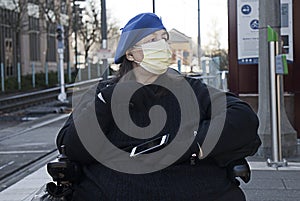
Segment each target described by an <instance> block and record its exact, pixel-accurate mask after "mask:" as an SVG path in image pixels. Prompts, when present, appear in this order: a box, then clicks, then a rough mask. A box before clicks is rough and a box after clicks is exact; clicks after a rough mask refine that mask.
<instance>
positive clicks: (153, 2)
mask: <svg viewBox="0 0 300 201" xmlns="http://www.w3.org/2000/svg"><path fill="white" fill-rule="evenodd" d="M152 9H153V13H155V0H152Z"/></svg>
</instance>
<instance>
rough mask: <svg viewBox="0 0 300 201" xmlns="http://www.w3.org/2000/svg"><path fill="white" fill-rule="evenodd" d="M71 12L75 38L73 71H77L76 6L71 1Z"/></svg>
mask: <svg viewBox="0 0 300 201" xmlns="http://www.w3.org/2000/svg"><path fill="white" fill-rule="evenodd" d="M73 11H74V22H73V29H74V36H75V70H76V71H77V63H78V62H77V55H78V50H77V9H76V4H75V0H73Z"/></svg>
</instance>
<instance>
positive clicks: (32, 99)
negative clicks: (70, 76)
mask: <svg viewBox="0 0 300 201" xmlns="http://www.w3.org/2000/svg"><path fill="white" fill-rule="evenodd" d="M100 79H101V78H97V79H93V80H87V81H82V82H76V83H73V84H67V85H66V86H65V87H66V93H67V94H68V96H70V95H72V92H73V90H74V88H75V89H76V90H77V91H78V90H85V89H86V88H89V87H90V86H91V85H93V84H96V83H97V82H99V80H100ZM59 92H60V87H54V88H49V89H44V90H39V91H35V92H30V93H24V94H18V95H14V96H9V97H4V98H0V112H1V113H9V112H13V111H17V110H20V109H24V108H27V107H30V106H34V105H38V104H42V103H46V102H50V101H54V100H57V96H58V94H59Z"/></svg>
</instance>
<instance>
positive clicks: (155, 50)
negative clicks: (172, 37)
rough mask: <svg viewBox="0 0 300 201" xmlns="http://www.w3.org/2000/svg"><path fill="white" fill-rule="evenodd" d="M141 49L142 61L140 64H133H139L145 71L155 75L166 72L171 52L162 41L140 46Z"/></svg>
mask: <svg viewBox="0 0 300 201" xmlns="http://www.w3.org/2000/svg"><path fill="white" fill-rule="evenodd" d="M141 48H142V50H143V54H144V59H143V60H142V61H141V62H137V61H135V62H137V63H139V64H140V66H141V67H142V68H144V69H145V70H147V71H149V72H150V73H153V74H156V75H160V74H163V73H165V72H166V71H167V69H168V67H169V66H170V64H171V59H172V52H171V50H170V47H169V45H168V43H167V42H166V41H165V40H164V39H161V40H159V41H155V42H150V43H145V44H142V45H141Z"/></svg>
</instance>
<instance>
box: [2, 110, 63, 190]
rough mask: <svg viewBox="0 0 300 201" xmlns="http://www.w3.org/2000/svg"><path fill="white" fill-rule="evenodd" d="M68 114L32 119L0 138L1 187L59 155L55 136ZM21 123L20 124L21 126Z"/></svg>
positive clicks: (4, 131)
mask: <svg viewBox="0 0 300 201" xmlns="http://www.w3.org/2000/svg"><path fill="white" fill-rule="evenodd" d="M67 117H68V114H63V115H62V114H57V115H50V117H44V118H43V119H42V120H40V121H38V122H28V124H27V125H25V127H26V128H24V129H22V128H23V127H24V125H23V126H19V127H20V128H15V131H12V132H11V133H9V132H7V131H8V130H13V129H12V128H9V129H3V130H0V132H2V135H3V133H4V134H5V133H6V135H4V136H2V137H1V138H0V143H1V147H0V191H2V190H4V189H6V188H7V187H9V186H10V185H12V184H14V183H16V182H17V181H19V180H21V179H22V178H24V177H25V176H27V175H29V174H31V173H33V172H35V171H36V170H38V169H39V168H41V167H42V166H44V165H45V164H47V163H48V162H49V161H51V160H54V159H55V158H56V157H57V155H58V152H57V149H56V145H55V137H56V135H57V132H58V131H59V129H60V128H61V126H62V124H63V122H64V121H65V119H66V118H67ZM17 127H18V126H17Z"/></svg>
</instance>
